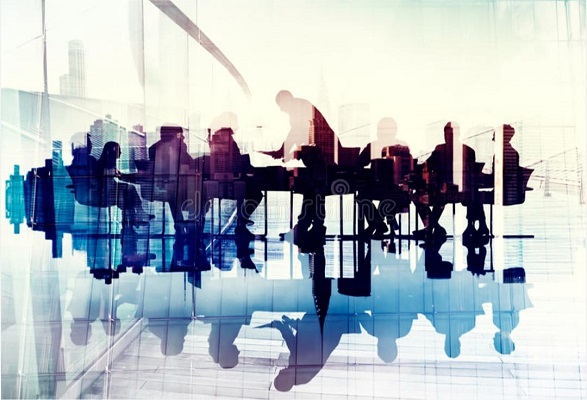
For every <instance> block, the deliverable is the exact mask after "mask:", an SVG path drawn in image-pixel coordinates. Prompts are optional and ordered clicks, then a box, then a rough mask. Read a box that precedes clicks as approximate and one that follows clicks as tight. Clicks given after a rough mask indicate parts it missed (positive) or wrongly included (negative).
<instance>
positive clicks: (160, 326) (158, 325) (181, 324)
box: [149, 318, 192, 356]
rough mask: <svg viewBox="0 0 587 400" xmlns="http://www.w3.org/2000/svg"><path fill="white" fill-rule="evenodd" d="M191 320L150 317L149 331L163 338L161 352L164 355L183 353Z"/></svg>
mask: <svg viewBox="0 0 587 400" xmlns="http://www.w3.org/2000/svg"><path fill="white" fill-rule="evenodd" d="M191 322H192V320H191V319H190V318H174V319H170V320H158V319H149V331H151V333H153V334H154V335H155V336H157V337H158V338H159V339H160V340H161V345H160V348H161V354H163V355H164V356H176V355H178V354H181V352H182V351H183V345H184V343H185V337H186V336H187V334H188V326H189V325H190V324H191Z"/></svg>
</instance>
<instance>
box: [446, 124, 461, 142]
mask: <svg viewBox="0 0 587 400" xmlns="http://www.w3.org/2000/svg"><path fill="white" fill-rule="evenodd" d="M459 135H460V130H459V125H458V124H457V123H456V122H447V124H446V125H444V141H445V142H446V143H453V142H454V141H455V140H458V139H459Z"/></svg>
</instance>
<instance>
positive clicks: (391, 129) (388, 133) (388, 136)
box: [377, 117, 397, 142]
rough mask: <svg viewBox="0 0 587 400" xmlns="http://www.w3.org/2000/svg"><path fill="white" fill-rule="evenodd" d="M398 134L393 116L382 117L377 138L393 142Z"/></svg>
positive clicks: (378, 125)
mask: <svg viewBox="0 0 587 400" xmlns="http://www.w3.org/2000/svg"><path fill="white" fill-rule="evenodd" d="M396 134H397V124H396V122H395V120H394V119H393V118H389V117H386V118H381V120H379V123H378V124H377V140H378V141H386V142H393V140H394V139H395V136H396Z"/></svg>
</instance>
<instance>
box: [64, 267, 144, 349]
mask: <svg viewBox="0 0 587 400" xmlns="http://www.w3.org/2000/svg"><path fill="white" fill-rule="evenodd" d="M115 290H116V292H117V293H115V295H114V296H113V295H112V293H111V287H110V286H107V285H105V284H104V283H103V282H102V281H99V280H96V279H94V278H93V277H92V276H91V275H89V274H88V273H87V272H86V271H82V272H79V273H78V274H77V276H76V278H75V286H74V288H73V295H72V298H71V301H70V303H69V305H68V306H67V310H68V311H69V312H70V314H71V316H72V318H73V321H72V323H71V334H70V336H71V340H72V342H73V343H74V344H76V345H78V346H85V345H87V344H88V343H89V341H90V339H91V337H92V325H93V323H94V321H97V320H99V321H101V323H102V326H103V328H104V333H106V334H107V335H110V336H114V335H116V334H118V332H120V320H119V319H118V318H117V316H116V310H117V308H118V306H120V305H122V304H124V303H130V304H137V276H136V275H128V276H125V277H124V278H123V279H120V280H119V282H118V284H117V285H116V286H115Z"/></svg>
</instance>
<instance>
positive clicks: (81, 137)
mask: <svg viewBox="0 0 587 400" xmlns="http://www.w3.org/2000/svg"><path fill="white" fill-rule="evenodd" d="M70 143H71V154H73V155H74V156H75V155H76V154H81V153H84V154H90V153H91V152H92V141H91V140H90V135H88V134H87V133H86V132H78V133H76V134H74V135H73V136H72V137H71V139H70Z"/></svg>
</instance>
